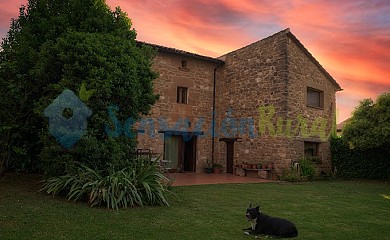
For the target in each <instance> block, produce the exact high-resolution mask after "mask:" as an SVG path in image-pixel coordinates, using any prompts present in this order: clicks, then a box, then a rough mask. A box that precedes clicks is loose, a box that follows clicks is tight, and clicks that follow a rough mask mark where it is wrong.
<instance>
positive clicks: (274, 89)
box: [138, 30, 339, 173]
mask: <svg viewBox="0 0 390 240" xmlns="http://www.w3.org/2000/svg"><path fill="white" fill-rule="evenodd" d="M219 59H221V60H223V61H224V62H225V63H224V64H223V65H222V66H220V67H219V68H218V69H217V71H216V137H215V139H214V141H215V151H214V152H215V153H214V159H215V162H216V163H221V164H222V165H223V166H224V168H225V169H226V143H225V142H223V141H219V140H220V139H221V138H238V141H237V142H235V144H234V165H236V164H241V163H244V162H248V163H253V164H254V163H260V162H263V163H264V162H272V163H274V166H275V168H276V170H277V172H279V173H280V172H281V171H282V170H283V169H285V168H287V167H289V166H290V164H291V161H297V160H299V159H300V158H302V157H303V156H304V145H305V141H310V142H319V143H320V145H319V146H320V147H319V156H320V157H321V159H322V164H320V165H318V168H319V169H320V170H328V169H329V168H330V149H329V142H328V141H327V139H323V138H322V139H321V138H319V137H318V136H311V135H308V136H306V135H305V134H300V133H301V130H300V129H299V127H300V126H301V125H300V124H302V121H303V122H306V123H307V127H309V130H310V127H311V126H312V125H313V122H315V121H316V119H318V118H320V117H321V118H323V119H324V120H326V122H327V125H326V129H325V132H326V134H327V135H329V133H330V132H331V127H332V120H333V113H334V111H335V104H336V103H335V92H336V90H337V89H338V87H339V86H338V85H337V84H336V83H335V82H334V80H333V79H331V77H330V76H329V74H327V73H326V72H325V70H324V69H323V68H322V67H321V66H320V65H319V63H318V62H316V60H315V59H314V58H313V57H312V56H311V55H310V53H309V52H308V51H307V50H306V49H305V48H304V47H303V45H302V44H301V43H300V42H299V41H298V40H297V39H296V38H295V36H294V35H292V34H291V33H290V32H289V30H285V31H281V32H279V33H276V34H274V35H272V36H270V37H267V38H265V39H263V40H260V41H258V42H255V43H252V44H250V45H248V46H246V47H243V48H241V49H238V50H236V51H233V52H230V53H228V54H226V55H224V56H222V57H220V58H219ZM182 60H186V61H187V65H188V66H187V68H182V67H181V61H182ZM216 66H217V63H216V62H213V61H208V60H207V59H206V60H205V59H198V58H192V57H191V56H186V54H184V55H183V54H179V53H178V54H172V53H166V52H160V53H159V55H158V56H157V57H156V59H155V62H154V64H153V69H154V70H155V71H157V72H159V73H160V77H159V78H158V79H157V80H156V81H155V84H154V87H155V92H156V93H158V94H160V100H159V101H158V102H157V103H156V104H155V105H154V106H153V108H152V111H151V114H150V116H148V117H151V118H153V119H155V121H154V124H155V126H154V127H155V128H154V134H155V136H154V137H150V132H148V130H147V133H146V134H139V136H138V140H139V147H140V148H150V149H152V150H153V151H155V152H160V153H163V150H164V139H163V134H162V133H158V130H159V129H160V128H161V126H159V125H158V122H157V119H159V118H161V117H164V118H166V119H167V120H168V122H170V123H171V124H172V123H174V122H176V121H177V120H178V119H179V118H188V119H189V120H190V122H191V123H192V124H191V125H192V126H191V127H190V128H189V129H188V130H189V131H191V130H194V127H195V125H196V122H197V121H198V120H199V119H200V118H202V119H203V120H204V121H205V122H204V124H203V126H202V128H201V131H203V132H204V135H203V136H200V137H199V138H198V140H197V152H196V162H197V164H196V170H197V172H202V171H203V167H204V165H205V162H206V159H210V158H211V146H212V140H211V121H212V101H213V77H214V69H215V67H216ZM177 86H181V87H188V104H179V103H176V87H177ZM307 87H311V88H315V89H318V90H321V91H323V93H324V106H323V108H313V107H308V106H307V104H306V97H307V96H306V95H307ZM272 111H274V113H273V114H271V112H272ZM244 126H245V127H244ZM197 130H199V129H197Z"/></svg>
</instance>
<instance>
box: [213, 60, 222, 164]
mask: <svg viewBox="0 0 390 240" xmlns="http://www.w3.org/2000/svg"><path fill="white" fill-rule="evenodd" d="M221 65H222V64H221V63H218V65H217V66H216V67H215V68H214V79H213V113H212V122H211V124H212V129H211V164H213V163H214V148H215V139H214V137H215V92H216V89H215V83H216V78H217V77H216V76H217V69H218V68H219V67H220V66H221Z"/></svg>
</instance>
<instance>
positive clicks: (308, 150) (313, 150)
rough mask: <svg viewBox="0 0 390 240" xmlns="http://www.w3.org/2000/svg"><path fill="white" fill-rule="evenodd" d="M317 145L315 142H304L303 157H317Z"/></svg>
mask: <svg viewBox="0 0 390 240" xmlns="http://www.w3.org/2000/svg"><path fill="white" fill-rule="evenodd" d="M319 145H320V143H317V142H305V157H318V156H319V154H318V149H319Z"/></svg>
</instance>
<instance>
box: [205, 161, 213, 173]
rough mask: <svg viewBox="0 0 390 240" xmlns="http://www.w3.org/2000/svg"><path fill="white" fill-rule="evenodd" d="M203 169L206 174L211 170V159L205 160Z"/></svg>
mask: <svg viewBox="0 0 390 240" xmlns="http://www.w3.org/2000/svg"><path fill="white" fill-rule="evenodd" d="M204 171H205V173H207V174H210V173H212V172H213V166H212V165H211V160H210V159H207V160H206V165H205V167H204Z"/></svg>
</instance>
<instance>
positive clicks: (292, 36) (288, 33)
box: [282, 28, 343, 91]
mask: <svg viewBox="0 0 390 240" xmlns="http://www.w3.org/2000/svg"><path fill="white" fill-rule="evenodd" d="M282 32H285V33H286V35H287V36H288V37H290V39H291V40H293V41H294V42H295V43H296V44H297V46H298V47H299V48H300V49H301V50H302V51H303V53H304V54H305V55H306V56H307V57H308V58H309V59H310V60H311V61H312V62H313V63H314V64H315V65H316V66H317V67H318V68H319V69H320V70H321V71H322V72H323V73H324V74H325V76H326V77H327V78H328V79H329V80H330V81H331V82H332V83H333V84H334V85H335V86H336V91H342V90H343V89H342V88H341V87H340V85H339V84H338V83H337V81H336V80H335V79H334V78H333V77H332V76H331V75H330V74H329V73H328V72H327V71H326V70H325V68H324V67H323V66H322V65H321V64H320V63H319V62H318V61H317V59H315V57H313V55H312V54H311V53H310V52H309V50H307V48H306V47H305V46H304V45H303V44H302V43H301V42H300V41H299V39H298V38H297V37H296V36H295V35H294V34H292V33H291V31H290V29H289V28H287V29H285V30H283V31H282Z"/></svg>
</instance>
